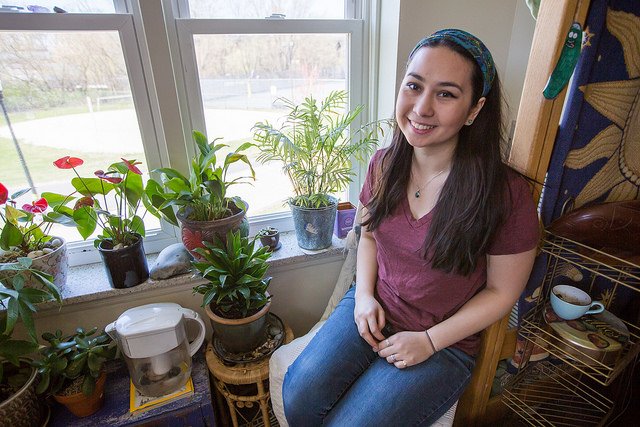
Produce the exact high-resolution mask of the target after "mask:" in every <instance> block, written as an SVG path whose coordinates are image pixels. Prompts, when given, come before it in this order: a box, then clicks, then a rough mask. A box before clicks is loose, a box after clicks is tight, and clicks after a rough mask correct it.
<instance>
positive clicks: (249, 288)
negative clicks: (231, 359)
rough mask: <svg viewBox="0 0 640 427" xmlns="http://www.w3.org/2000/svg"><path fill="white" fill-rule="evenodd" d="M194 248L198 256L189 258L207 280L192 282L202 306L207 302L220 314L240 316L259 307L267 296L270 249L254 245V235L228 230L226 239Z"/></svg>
mask: <svg viewBox="0 0 640 427" xmlns="http://www.w3.org/2000/svg"><path fill="white" fill-rule="evenodd" d="M204 245H205V247H204V248H197V249H196V250H195V251H196V252H197V253H198V254H199V255H200V257H201V259H200V260H196V261H193V262H192V264H193V266H194V267H195V268H196V269H197V270H198V271H199V272H200V274H201V275H202V277H203V278H204V279H206V280H207V283H205V284H202V285H198V286H195V287H194V288H193V293H194V294H201V295H203V299H202V307H207V306H209V307H210V308H211V309H212V311H213V312H214V313H215V314H216V315H218V316H220V317H223V318H227V319H241V318H245V317H249V316H251V315H252V314H254V313H256V312H258V311H260V310H261V309H262V308H263V307H264V306H265V305H266V304H267V302H269V300H270V298H271V296H270V295H269V294H268V293H267V288H268V287H269V283H270V282H271V277H265V274H266V272H267V269H268V268H269V265H268V263H267V260H268V259H269V257H270V256H271V253H270V252H269V251H268V248H266V247H259V245H256V242H255V239H249V238H247V237H242V236H241V235H240V232H239V231H235V232H234V231H231V230H230V231H229V232H228V234H227V239H226V243H225V242H223V241H222V240H221V239H219V238H216V241H215V242H214V243H209V242H205V243H204Z"/></svg>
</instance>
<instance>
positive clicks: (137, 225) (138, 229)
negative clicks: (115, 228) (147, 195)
mask: <svg viewBox="0 0 640 427" xmlns="http://www.w3.org/2000/svg"><path fill="white" fill-rule="evenodd" d="M129 230H131V232H133V233H138V234H139V235H141V236H142V237H144V235H145V230H144V221H143V220H142V218H140V217H139V216H137V215H136V216H134V217H133V218H131V222H130V223H129Z"/></svg>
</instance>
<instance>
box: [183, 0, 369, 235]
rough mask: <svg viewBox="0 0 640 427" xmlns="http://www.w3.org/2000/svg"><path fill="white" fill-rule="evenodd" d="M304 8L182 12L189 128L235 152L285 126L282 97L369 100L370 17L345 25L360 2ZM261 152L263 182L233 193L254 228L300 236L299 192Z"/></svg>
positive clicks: (192, 5) (194, 5)
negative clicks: (293, 201) (270, 127)
mask: <svg viewBox="0 0 640 427" xmlns="http://www.w3.org/2000/svg"><path fill="white" fill-rule="evenodd" d="M303 3H304V7H299V5H302V4H303ZM303 3H302V2H293V1H286V0H282V1H260V2H258V1H251V0H245V1H238V2H221V1H215V0H211V1H193V0H192V1H190V2H189V10H190V11H191V13H190V15H189V14H188V13H187V12H181V13H182V15H184V16H186V17H185V18H182V19H178V20H177V40H178V46H179V50H180V60H181V61H182V67H174V68H180V69H184V70H186V71H185V74H184V83H185V84H184V87H185V93H186V99H187V104H188V108H187V110H188V111H189V117H186V118H185V120H184V123H185V124H186V125H187V126H191V128H190V129H198V130H205V131H206V133H207V135H208V137H209V139H210V140H211V139H213V138H217V137H222V138H223V140H222V143H224V144H227V145H230V146H232V147H235V146H238V145H240V144H241V143H243V142H248V141H252V127H253V125H254V124H255V123H256V122H260V121H265V120H268V121H269V122H270V123H278V119H279V118H280V117H281V116H282V115H283V112H282V110H280V109H279V107H278V102H277V99H278V98H280V97H285V98H288V99H292V100H294V101H295V102H300V101H302V100H303V99H304V97H306V96H310V95H311V96H313V97H314V98H317V99H322V98H323V97H324V96H326V94H327V93H328V92H329V91H331V90H334V89H347V90H349V93H350V103H351V104H352V105H355V104H361V103H364V97H363V90H362V87H363V86H362V85H363V84H366V79H363V78H362V76H363V74H364V72H363V70H364V68H363V64H362V62H363V50H364V48H363V40H364V36H363V32H364V22H363V20H361V19H344V18H345V17H347V18H354V15H355V14H354V12H353V11H350V10H349V8H348V7H346V5H345V3H348V4H351V3H352V2H351V1H348V2H345V1H344V0H341V1H337V0H333V1H309V2H303ZM294 4H295V7H294ZM182 10H184V7H183V9H182ZM274 14H275V15H274ZM189 16H190V17H189ZM290 16H292V17H294V19H290ZM209 17H217V18H221V19H205V18H209ZM194 18H197V19H194ZM239 18H243V19H239ZM265 18H266V19H265ZM320 18H322V19H320ZM326 18H331V19H326ZM352 76H358V77H357V78H353V77H352ZM363 120H366V119H365V118H363ZM188 131H189V129H186V132H188ZM257 155H258V150H257V149H254V150H252V151H251V152H250V153H249V157H250V159H251V160H252V164H253V166H254V168H255V169H256V181H255V183H254V185H253V186H247V185H243V186H235V187H233V189H232V192H233V194H234V195H238V196H240V197H242V198H243V199H244V200H246V201H247V202H248V204H249V211H248V215H249V216H250V217H251V222H252V224H256V225H257V224H260V223H264V222H267V221H268V222H269V225H276V226H278V227H279V228H280V229H281V230H286V229H290V228H291V225H290V221H289V208H288V207H287V206H286V205H285V204H284V203H285V200H286V199H287V198H288V197H289V196H291V195H292V194H293V191H292V188H291V186H290V183H289V181H288V179H287V178H286V176H285V175H284V174H283V173H282V167H281V165H280V164H277V163H270V164H264V165H262V164H260V163H258V162H257V160H256V157H257ZM339 196H340V197H341V198H342V199H346V198H347V195H346V194H343V195H339ZM356 197H357V194H356ZM254 228H255V227H254Z"/></svg>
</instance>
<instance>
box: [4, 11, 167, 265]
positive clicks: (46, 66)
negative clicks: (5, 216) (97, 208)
mask: <svg viewBox="0 0 640 427" xmlns="http://www.w3.org/2000/svg"><path fill="white" fill-rule="evenodd" d="M67 3H69V6H71V5H72V4H71V3H72V2H67ZM76 3H78V2H76ZM81 3H82V2H81ZM95 3H96V5H98V4H103V5H104V4H108V3H110V4H111V6H112V9H113V2H95ZM57 4H62V3H57ZM94 6H95V5H94ZM137 46H138V43H137V40H136V38H135V32H134V28H133V18H132V16H131V15H128V14H113V13H104V14H100V15H96V14H92V15H82V14H71V13H69V14H53V13H0V58H1V59H0V81H1V82H2V89H3V91H2V92H3V106H4V107H5V108H6V111H7V115H6V116H4V117H3V119H0V156H1V157H2V158H3V160H4V164H5V167H3V168H2V169H1V170H0V182H3V183H4V184H5V185H6V186H7V187H8V188H9V189H10V192H14V191H17V190H19V189H22V188H28V187H33V188H34V192H37V193H38V194H40V193H42V192H44V191H53V192H57V193H63V194H69V193H70V190H71V186H70V180H71V178H72V173H71V171H62V170H58V169H56V168H55V167H54V166H53V161H54V160H56V159H58V158H60V157H63V156H65V155H71V156H74V157H80V158H82V159H83V160H84V161H85V164H84V165H82V166H80V169H81V175H82V176H91V175H93V172H94V171H95V170H98V169H106V168H107V167H108V166H109V165H110V164H111V163H114V162H117V161H120V158H121V157H124V158H127V159H138V160H141V161H143V163H144V165H143V169H144V170H145V171H149V170H150V169H152V168H155V167H159V166H160V160H159V158H160V154H159V146H158V141H157V140H156V138H155V131H154V128H153V121H152V120H151V107H150V104H149V95H148V88H147V87H146V86H145V85H144V81H145V79H144V71H143V68H142V63H141V59H140V58H141V55H140V53H139V51H138V48H137ZM7 118H8V120H7ZM11 131H13V132H11ZM23 197H24V199H25V202H30V201H32V200H33V199H34V195H32V194H29V195H25V196H23ZM145 223H146V226H147V230H149V231H150V232H148V238H147V239H146V241H145V247H146V248H147V250H154V249H155V250H158V249H160V248H162V247H164V246H166V244H167V242H168V241H175V233H174V232H173V230H172V229H170V228H168V229H167V230H166V231H163V230H162V229H161V228H160V224H159V222H158V221H157V220H156V219H155V218H153V217H152V216H151V215H147V216H145ZM52 233H53V234H56V235H61V236H63V237H65V238H66V239H67V241H68V242H69V250H70V255H71V256H70V261H71V263H72V265H74V264H78V263H85V262H91V261H97V260H98V254H97V253H96V252H95V251H94V250H93V245H92V243H91V241H90V240H89V241H87V242H84V241H81V240H80V237H79V235H78V233H77V232H76V230H75V229H73V228H66V227H62V226H61V227H59V228H58V229H54V230H52Z"/></svg>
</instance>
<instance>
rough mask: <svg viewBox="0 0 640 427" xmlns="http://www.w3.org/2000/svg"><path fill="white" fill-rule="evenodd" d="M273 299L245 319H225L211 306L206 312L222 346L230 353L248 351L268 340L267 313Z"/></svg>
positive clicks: (215, 335)
mask: <svg viewBox="0 0 640 427" xmlns="http://www.w3.org/2000/svg"><path fill="white" fill-rule="evenodd" d="M270 308H271V301H269V302H267V304H265V306H264V307H262V309H261V310H260V311H259V312H257V313H256V314H254V315H253V316H249V317H245V318H243V319H225V318H224V317H220V316H218V315H217V314H215V313H214V312H213V311H212V310H211V308H210V307H209V306H207V307H205V312H206V313H207V316H209V320H210V321H211V326H212V327H213V335H214V337H215V338H217V339H218V340H219V341H220V344H222V347H223V348H224V349H225V350H226V351H228V352H230V353H246V352H249V351H251V350H254V349H256V348H258V347H260V346H261V345H262V344H264V342H265V341H266V340H267V313H268V312H269V309H270Z"/></svg>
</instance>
